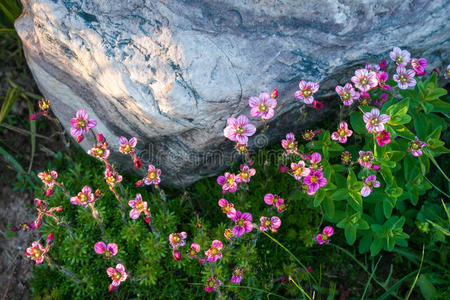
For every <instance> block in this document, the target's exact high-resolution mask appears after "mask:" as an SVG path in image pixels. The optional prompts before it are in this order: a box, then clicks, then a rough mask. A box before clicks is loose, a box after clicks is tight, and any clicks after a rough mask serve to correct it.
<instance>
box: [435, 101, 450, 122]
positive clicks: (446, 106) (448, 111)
mask: <svg viewBox="0 0 450 300" xmlns="http://www.w3.org/2000/svg"><path fill="white" fill-rule="evenodd" d="M431 103H433V109H432V112H439V113H442V114H444V115H446V116H447V118H448V116H449V115H450V103H448V102H444V101H442V100H434V101H432V102H431Z"/></svg>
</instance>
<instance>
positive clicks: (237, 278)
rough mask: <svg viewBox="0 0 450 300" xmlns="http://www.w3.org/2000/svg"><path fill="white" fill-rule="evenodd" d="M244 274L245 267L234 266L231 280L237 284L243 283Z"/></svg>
mask: <svg viewBox="0 0 450 300" xmlns="http://www.w3.org/2000/svg"><path fill="white" fill-rule="evenodd" d="M243 274H244V269H242V268H234V270H233V273H232V275H231V282H232V283H235V284H239V283H241V281H242V275H243Z"/></svg>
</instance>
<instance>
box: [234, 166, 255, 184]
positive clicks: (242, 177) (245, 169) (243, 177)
mask: <svg viewBox="0 0 450 300" xmlns="http://www.w3.org/2000/svg"><path fill="white" fill-rule="evenodd" d="M240 169H241V173H239V174H238V175H237V178H236V181H237V182H250V178H251V177H252V176H254V175H255V174H256V170H255V169H250V167H249V166H247V165H241V166H240Z"/></svg>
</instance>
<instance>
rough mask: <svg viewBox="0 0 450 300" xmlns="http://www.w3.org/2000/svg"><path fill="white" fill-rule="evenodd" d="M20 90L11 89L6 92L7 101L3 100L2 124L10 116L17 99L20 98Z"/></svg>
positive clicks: (0, 109)
mask: <svg viewBox="0 0 450 300" xmlns="http://www.w3.org/2000/svg"><path fill="white" fill-rule="evenodd" d="M20 94H21V92H20V90H19V89H18V88H9V89H8V91H7V92H6V96H5V99H4V100H3V103H2V107H1V108H0V123H2V122H3V120H4V119H5V118H6V116H7V115H8V113H9V111H10V110H11V108H12V106H13V105H14V103H16V101H17V99H19V97H20Z"/></svg>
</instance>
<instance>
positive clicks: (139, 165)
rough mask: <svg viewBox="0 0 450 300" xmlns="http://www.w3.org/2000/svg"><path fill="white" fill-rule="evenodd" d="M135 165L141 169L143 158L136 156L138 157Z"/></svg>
mask: <svg viewBox="0 0 450 300" xmlns="http://www.w3.org/2000/svg"><path fill="white" fill-rule="evenodd" d="M134 166H135V167H136V168H138V169H140V168H141V167H142V162H141V160H140V158H139V157H136V158H135V159H134Z"/></svg>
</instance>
